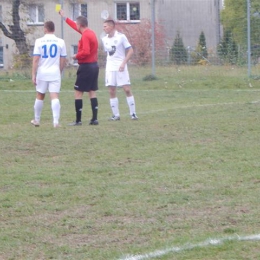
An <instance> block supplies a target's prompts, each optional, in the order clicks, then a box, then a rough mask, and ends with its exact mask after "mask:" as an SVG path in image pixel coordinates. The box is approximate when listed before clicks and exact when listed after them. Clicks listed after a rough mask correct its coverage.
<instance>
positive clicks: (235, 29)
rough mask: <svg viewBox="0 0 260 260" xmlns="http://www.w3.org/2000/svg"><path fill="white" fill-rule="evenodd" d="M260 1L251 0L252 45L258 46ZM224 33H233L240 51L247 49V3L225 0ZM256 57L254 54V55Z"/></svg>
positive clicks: (222, 14)
mask: <svg viewBox="0 0 260 260" xmlns="http://www.w3.org/2000/svg"><path fill="white" fill-rule="evenodd" d="M259 11H260V1H259V0H251V15H250V17H251V18H250V21H251V43H252V46H256V45H258V44H259V42H260V30H259V28H260V13H259ZM221 22H222V24H223V28H224V31H229V32H231V33H232V37H233V39H234V41H235V42H236V43H237V44H238V45H239V46H240V49H241V50H242V51H244V52H246V49H247V1H246V0H225V8H224V9H223V10H222V12H221ZM253 55H254V53H253Z"/></svg>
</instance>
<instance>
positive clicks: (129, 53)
mask: <svg viewBox="0 0 260 260" xmlns="http://www.w3.org/2000/svg"><path fill="white" fill-rule="evenodd" d="M133 54H134V50H133V48H132V47H131V46H130V47H128V48H127V49H126V55H125V58H124V60H123V62H122V64H121V66H120V67H119V71H123V70H124V69H125V65H126V64H127V62H128V61H129V60H130V59H131V57H132V55H133Z"/></svg>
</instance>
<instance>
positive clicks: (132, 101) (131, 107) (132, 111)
mask: <svg viewBox="0 0 260 260" xmlns="http://www.w3.org/2000/svg"><path fill="white" fill-rule="evenodd" d="M126 101H127V104H128V107H129V112H130V116H131V115H133V114H135V99H134V96H131V97H126Z"/></svg>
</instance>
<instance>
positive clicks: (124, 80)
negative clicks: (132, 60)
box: [117, 69, 138, 120]
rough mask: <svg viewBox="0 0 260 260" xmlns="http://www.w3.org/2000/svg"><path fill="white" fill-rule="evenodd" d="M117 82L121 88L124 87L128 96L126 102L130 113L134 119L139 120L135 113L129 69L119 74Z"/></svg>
mask: <svg viewBox="0 0 260 260" xmlns="http://www.w3.org/2000/svg"><path fill="white" fill-rule="evenodd" d="M117 82H118V85H119V86H123V89H124V91H125V94H126V102H127V104H128V108H129V113H130V116H131V118H132V119H134V120H136V119H138V117H137V115H136V111H135V98H134V96H133V94H132V91H131V83H130V77H129V72H128V70H127V69H125V70H124V71H122V72H118V73H117Z"/></svg>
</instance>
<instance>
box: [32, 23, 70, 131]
mask: <svg viewBox="0 0 260 260" xmlns="http://www.w3.org/2000/svg"><path fill="white" fill-rule="evenodd" d="M54 31H55V25H54V23H53V22H52V21H47V22H45V23H44V36H43V37H42V38H39V39H36V41H35V45H34V50H33V62H32V82H33V84H34V85H35V88H36V99H35V102H34V119H33V120H32V121H31V124H32V125H34V126H40V120H41V113H42V108H43V101H44V98H45V93H46V92H47V91H49V93H50V98H51V108H52V115H53V127H59V119H60V100H59V92H60V87H61V72H62V71H63V69H64V67H65V65H66V56H67V53H66V46H65V42H64V40H62V39H60V38H58V37H56V36H55V35H54Z"/></svg>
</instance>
